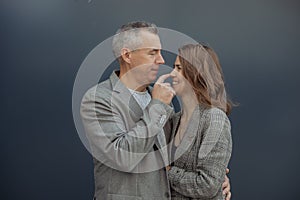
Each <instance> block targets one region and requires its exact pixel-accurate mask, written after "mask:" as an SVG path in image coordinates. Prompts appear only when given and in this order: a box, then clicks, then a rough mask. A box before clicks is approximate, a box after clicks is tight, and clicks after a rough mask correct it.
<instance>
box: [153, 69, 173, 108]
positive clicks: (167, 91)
mask: <svg viewBox="0 0 300 200" xmlns="http://www.w3.org/2000/svg"><path fill="white" fill-rule="evenodd" d="M171 76H172V75H171V74H165V75H162V76H160V77H159V78H158V79H157V81H156V83H155V84H154V87H153V90H152V98H153V99H158V100H160V101H162V102H163V103H165V104H170V103H171V101H172V99H173V97H174V96H175V94H176V93H175V91H174V89H173V88H172V87H171V84H170V83H164V81H165V80H166V79H167V78H169V77H171Z"/></svg>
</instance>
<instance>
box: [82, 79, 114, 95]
mask: <svg viewBox="0 0 300 200" xmlns="http://www.w3.org/2000/svg"><path fill="white" fill-rule="evenodd" d="M111 92H112V85H111V81H110V79H107V80H105V81H103V82H101V83H98V84H97V85H94V86H93V87H91V88H89V89H88V90H87V92H86V93H85V95H84V96H85V97H91V96H93V97H105V96H106V95H109V94H111Z"/></svg>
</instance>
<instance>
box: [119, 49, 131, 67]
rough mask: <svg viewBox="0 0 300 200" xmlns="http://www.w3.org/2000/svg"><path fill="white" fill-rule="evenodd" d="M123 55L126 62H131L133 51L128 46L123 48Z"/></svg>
mask: <svg viewBox="0 0 300 200" xmlns="http://www.w3.org/2000/svg"><path fill="white" fill-rule="evenodd" d="M121 57H122V59H123V60H124V62H126V63H129V64H130V63H131V51H130V49H128V48H122V49H121Z"/></svg>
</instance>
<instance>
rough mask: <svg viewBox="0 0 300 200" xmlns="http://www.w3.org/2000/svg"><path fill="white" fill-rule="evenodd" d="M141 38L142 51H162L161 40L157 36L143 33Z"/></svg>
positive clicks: (147, 32) (146, 32)
mask: <svg viewBox="0 0 300 200" xmlns="http://www.w3.org/2000/svg"><path fill="white" fill-rule="evenodd" d="M140 37H141V39H142V44H141V46H140V48H141V49H142V48H143V49H155V50H156V49H157V50H160V49H161V43H160V39H159V36H158V35H157V34H154V33H151V32H149V31H141V32H140Z"/></svg>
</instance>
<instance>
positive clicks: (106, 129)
mask: <svg viewBox="0 0 300 200" xmlns="http://www.w3.org/2000/svg"><path fill="white" fill-rule="evenodd" d="M116 73H117V72H113V73H112V75H111V76H110V78H109V79H108V80H106V81H104V82H102V83H100V84H98V85H96V86H95V87H93V88H91V89H89V90H88V91H87V92H86V94H85V95H84V97H83V99H82V104H81V116H82V121H83V124H84V128H85V130H86V135H87V138H88V140H89V143H90V148H91V151H92V155H93V158H94V178H95V198H96V199H97V200H121V199H122V200H146V199H147V200H148V199H149V200H150V199H153V200H166V199H170V188H169V184H168V181H167V173H166V171H165V169H164V166H165V165H166V162H168V158H167V153H168V152H167V150H166V138H165V136H164V132H163V127H164V125H165V123H166V121H167V119H168V118H169V117H170V115H171V113H172V112H173V109H172V107H170V106H169V105H166V104H164V103H162V102H160V101H158V100H153V99H152V100H151V102H150V104H149V105H148V106H147V107H146V109H145V110H144V111H143V110H142V109H141V108H140V106H139V105H138V103H137V102H136V101H135V99H134V98H132V96H131V94H130V92H129V90H128V89H127V88H126V87H125V86H124V85H123V84H122V82H121V81H120V80H119V78H118V76H117V75H116ZM154 148H156V149H159V150H158V151H154Z"/></svg>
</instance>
